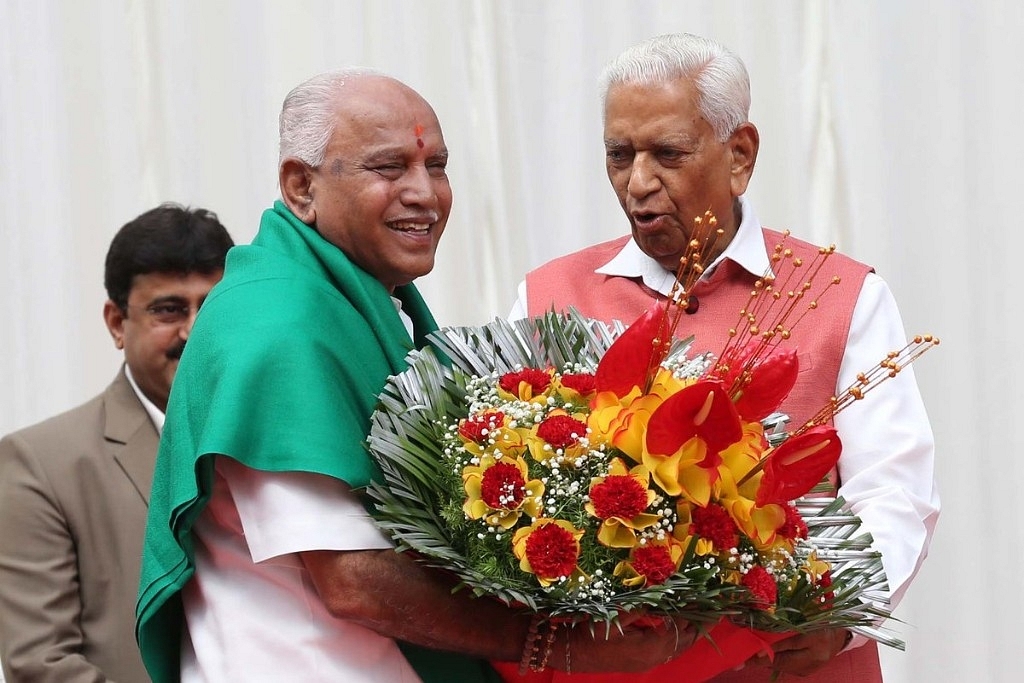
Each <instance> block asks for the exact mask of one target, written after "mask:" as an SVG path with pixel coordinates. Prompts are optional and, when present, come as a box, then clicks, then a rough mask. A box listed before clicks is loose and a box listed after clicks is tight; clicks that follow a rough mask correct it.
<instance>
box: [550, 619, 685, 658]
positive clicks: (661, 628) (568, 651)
mask: <svg viewBox="0 0 1024 683" xmlns="http://www.w3.org/2000/svg"><path fill="white" fill-rule="evenodd" d="M561 631H562V635H561V636H560V637H558V638H556V641H555V646H554V647H553V650H554V651H555V652H562V653H564V655H565V657H564V659H559V658H558V657H557V656H555V657H553V659H552V660H551V661H549V663H548V666H549V667H550V668H552V669H557V670H559V671H565V672H566V673H574V672H575V673H597V672H609V671H614V672H619V673H639V672H644V671H650V670H651V669H654V668H655V667H657V666H659V665H661V664H664V663H665V662H667V661H670V660H672V659H674V658H675V657H676V656H678V655H679V654H680V653H682V652H683V651H685V650H686V649H687V648H689V647H690V646H691V645H692V644H693V642H694V640H695V639H696V638H697V627H696V626H695V625H694V624H692V623H691V622H689V621H687V620H685V619H683V618H681V617H671V616H667V615H666V616H652V615H645V614H639V613H636V614H632V615H622V616H621V617H620V619H619V621H618V623H617V624H614V625H608V624H599V623H582V622H575V623H572V622H570V623H567V624H565V625H564V626H563V628H562V629H561Z"/></svg>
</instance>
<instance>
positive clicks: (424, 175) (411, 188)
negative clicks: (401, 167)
mask: <svg viewBox="0 0 1024 683" xmlns="http://www.w3.org/2000/svg"><path fill="white" fill-rule="evenodd" d="M403 181H404V185H403V187H402V194H401V198H402V203H403V204H405V205H406V206H424V207H427V208H431V209H434V208H437V188H436V187H435V186H434V182H435V179H434V178H433V177H432V176H431V175H430V171H429V170H427V167H426V166H411V167H410V168H409V170H408V171H407V172H406V174H405V178H403Z"/></svg>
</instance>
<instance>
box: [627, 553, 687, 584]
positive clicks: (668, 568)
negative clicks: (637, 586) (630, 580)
mask: <svg viewBox="0 0 1024 683" xmlns="http://www.w3.org/2000/svg"><path fill="white" fill-rule="evenodd" d="M632 564H633V569H634V570H636V573H637V574H639V575H640V576H642V577H644V579H646V581H647V585H648V586H656V585H658V584H661V583H665V581H667V580H668V577H670V576H672V574H674V573H675V571H676V564H675V562H673V561H672V555H671V554H670V553H669V550H668V547H667V546H663V545H644V546H640V547H638V548H637V549H636V550H634V551H633V563H632Z"/></svg>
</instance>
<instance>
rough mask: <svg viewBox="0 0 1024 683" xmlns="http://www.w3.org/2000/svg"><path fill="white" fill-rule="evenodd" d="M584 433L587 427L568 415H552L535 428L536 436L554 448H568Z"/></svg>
mask: <svg viewBox="0 0 1024 683" xmlns="http://www.w3.org/2000/svg"><path fill="white" fill-rule="evenodd" d="M586 433H587V425H585V424H584V423H582V422H580V421H579V420H577V419H576V418H574V417H570V416H569V415H552V416H551V417H549V418H547V419H546V420H544V421H543V422H541V423H540V424H539V425H538V426H537V436H539V437H540V438H542V439H544V441H546V442H548V443H549V444H551V445H552V446H554V447H555V448H568V447H569V446H572V445H574V444H575V443H576V442H577V441H578V440H579V437H581V436H583V435H584V434H586ZM574 434H575V436H573V435H574Z"/></svg>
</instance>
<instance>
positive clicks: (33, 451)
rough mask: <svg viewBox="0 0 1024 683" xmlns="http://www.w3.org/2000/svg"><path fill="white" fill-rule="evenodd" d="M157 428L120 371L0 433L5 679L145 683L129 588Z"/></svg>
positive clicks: (0, 650) (134, 579)
mask: <svg viewBox="0 0 1024 683" xmlns="http://www.w3.org/2000/svg"><path fill="white" fill-rule="evenodd" d="M158 444H159V437H158V435H157V431H156V428H155V427H154V426H153V422H152V420H150V418H149V415H148V414H147V413H146V410H145V408H143V406H142V403H141V402H140V401H139V399H138V397H137V396H136V395H135V392H134V391H133V390H132V388H131V385H130V384H129V383H128V379H127V377H125V374H124V368H122V369H121V372H120V373H118V376H117V378H116V379H115V380H114V381H113V383H112V384H111V385H110V386H109V387H107V389H106V391H104V392H103V393H102V394H100V395H99V396H97V397H96V398H94V399H92V400H90V401H89V402H87V403H85V404H83V405H81V406H79V407H77V408H74V409H73V410H70V411H68V412H66V413H63V414H61V415H58V416H56V417H53V418H50V419H49V420H46V421H44V422H41V423H39V424H37V425H33V426H31V427H27V428H25V429H22V430H20V431H17V432H14V433H12V434H9V435H8V436H6V437H4V438H3V439H2V440H0V661H2V662H3V670H4V673H5V675H6V676H7V683H19V682H22V681H32V682H33V683H86V682H88V683H99V682H100V681H116V682H117V683H148V681H149V677H148V676H147V675H146V672H145V668H144V667H143V665H142V659H141V657H140V656H139V652H138V648H137V646H136V643H135V635H134V633H135V631H134V628H135V597H136V594H137V590H138V581H139V562H140V558H141V555H142V539H143V534H144V531H145V524H146V508H147V505H148V502H149V488H150V485H151V483H152V474H153V462H154V460H155V458H156V451H157V446H158Z"/></svg>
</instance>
